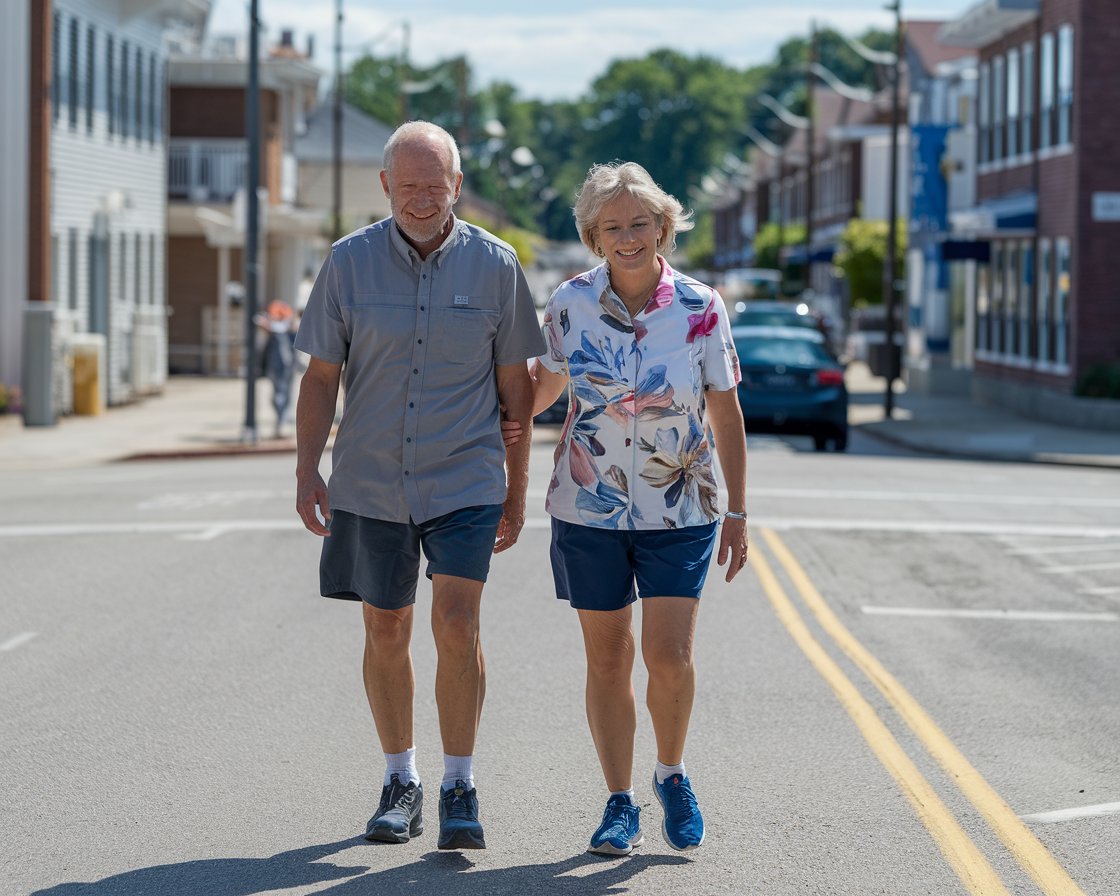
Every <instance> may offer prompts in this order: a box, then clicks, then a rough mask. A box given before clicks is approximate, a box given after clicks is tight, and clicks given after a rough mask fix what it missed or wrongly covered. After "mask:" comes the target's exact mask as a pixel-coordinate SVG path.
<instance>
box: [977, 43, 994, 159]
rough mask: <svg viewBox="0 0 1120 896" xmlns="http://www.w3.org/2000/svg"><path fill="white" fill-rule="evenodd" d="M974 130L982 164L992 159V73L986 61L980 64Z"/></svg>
mask: <svg viewBox="0 0 1120 896" xmlns="http://www.w3.org/2000/svg"><path fill="white" fill-rule="evenodd" d="M978 119H979V120H978V121H977V127H976V132H977V136H978V138H979V141H980V145H979V161H980V164H981V165H983V164H984V163H985V162H990V161H991V160H992V150H991V132H992V75H991V69H990V68H989V66H988V64H987V63H984V65H981V66H980V109H979V115H978Z"/></svg>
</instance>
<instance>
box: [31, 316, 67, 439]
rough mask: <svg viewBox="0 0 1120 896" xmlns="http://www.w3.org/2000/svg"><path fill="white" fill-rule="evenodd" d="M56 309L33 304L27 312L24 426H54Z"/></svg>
mask: <svg viewBox="0 0 1120 896" xmlns="http://www.w3.org/2000/svg"><path fill="white" fill-rule="evenodd" d="M53 342H54V306H53V305H51V304H49V303H47V302H32V303H30V304H28V305H27V306H26V307H25V309H24V312H23V372H22V376H23V423H24V426H54V424H55V423H57V422H58V409H57V407H56V405H55V400H54V398H55V396H54V383H53V365H54V347H53Z"/></svg>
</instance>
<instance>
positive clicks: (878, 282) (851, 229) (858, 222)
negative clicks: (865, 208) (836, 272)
mask: <svg viewBox="0 0 1120 896" xmlns="http://www.w3.org/2000/svg"><path fill="white" fill-rule="evenodd" d="M897 243H898V244H897V246H896V247H895V248H896V252H895V279H896V280H902V279H903V278H904V277H905V268H904V265H905V263H906V225H905V222H904V221H901V220H900V221H899V222H898V225H897ZM886 258H887V222H886V221H868V220H864V219H862V218H852V220H851V221H849V222H848V226H847V227H845V228H844V232H843V233H842V234H841V235H840V248H839V250H838V251H837V253H836V257H835V258H834V259H833V263H834V264H835V265H836V266H837V267H838V268H840V270H842V271H843V272H844V276H845V277H846V278H847V280H848V288H849V292H850V295H851V297H852V307H853V308H863V307H866V306H868V305H878V304H881V303H882V301H883V265H884V263H885V261H886Z"/></svg>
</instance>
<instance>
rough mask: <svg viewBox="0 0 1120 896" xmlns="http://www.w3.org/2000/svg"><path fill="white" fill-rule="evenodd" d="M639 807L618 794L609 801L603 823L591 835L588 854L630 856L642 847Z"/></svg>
mask: <svg viewBox="0 0 1120 896" xmlns="http://www.w3.org/2000/svg"><path fill="white" fill-rule="evenodd" d="M639 812H641V809H639V808H638V807H637V806H635V805H634V804H633V803H632V802H630V799H629V797H626V796H623V795H622V794H618V793H616V794H615V795H614V796H612V797H611V798H610V799H609V800H607V808H606V809H604V810H603V823H602V824H601V825H599V827H598V829H596V831H595V833H594V834H592V835H591V845H590V846H589V847H587V851H588V852H594V853H598V854H599V855H601V856H628V855H630V853H632V852H633V851H634V850H635V849H637V848H638V847H639V846H641V845H642V840H643V837H642V829H641V827H639V825H638V813H639Z"/></svg>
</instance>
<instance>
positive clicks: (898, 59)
mask: <svg viewBox="0 0 1120 896" xmlns="http://www.w3.org/2000/svg"><path fill="white" fill-rule="evenodd" d="M887 9H888V10H891V11H893V12H894V66H893V69H892V77H891V159H890V195H889V196H888V198H887V208H888V211H887V216H888V217H887V257H886V259H885V261H884V263H883V302H884V304H885V305H886V308H887V320H886V331H885V333H884V334H883V335H884V337H885V340H886V345H885V347H884V348H885V350H886V355H887V389H886V392H885V393H884V394H883V415H884V416H885V417H886V418H887V419H888V420H889V419H890V417H891V415H892V414H893V413H894V381H895V379H897V378H898V374H899V370H898V368H899V367H901V363H899V362H900V361H901V350H899V352H898V354H896V353H895V346H894V336H895V330H896V327H895V315H896V313H897V305H898V290H897V289H896V288H895V281H896V279H897V278H898V273H897V271H896V270H895V256H896V255H897V253H898V127H899V119H900V118H901V110H900V108H899V105H900V96H899V88H900V82H901V80H902V78H901V73H902V0H894V2H893V3H892V4H890V5H889V6H888V7H887ZM896 359H897V360H896Z"/></svg>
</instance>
